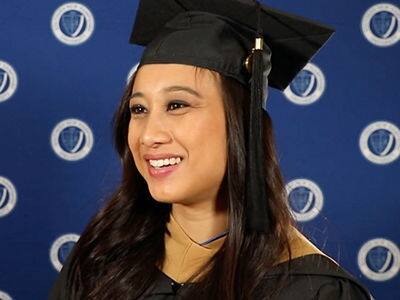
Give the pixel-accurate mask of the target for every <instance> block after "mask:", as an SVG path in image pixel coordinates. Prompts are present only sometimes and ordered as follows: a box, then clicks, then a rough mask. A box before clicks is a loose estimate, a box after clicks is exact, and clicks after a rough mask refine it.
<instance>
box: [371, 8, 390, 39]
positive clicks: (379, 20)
mask: <svg viewBox="0 0 400 300" xmlns="http://www.w3.org/2000/svg"><path fill="white" fill-rule="evenodd" d="M396 23H397V22H396V17H395V16H394V15H393V14H391V13H390V12H387V11H381V12H379V13H377V14H375V15H374V16H373V17H372V19H371V25H370V27H371V30H372V31H373V33H374V34H375V35H377V36H379V37H380V38H388V37H389V36H391V35H392V34H393V33H394V32H395V29H396V28H395V27H396V25H397V24H396Z"/></svg>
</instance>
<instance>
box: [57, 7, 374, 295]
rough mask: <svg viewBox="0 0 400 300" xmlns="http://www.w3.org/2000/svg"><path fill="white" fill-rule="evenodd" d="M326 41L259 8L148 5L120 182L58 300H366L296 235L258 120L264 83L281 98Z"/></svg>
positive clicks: (266, 130)
mask: <svg viewBox="0 0 400 300" xmlns="http://www.w3.org/2000/svg"><path fill="white" fill-rule="evenodd" d="M228 3H229V5H228ZM160 5H161V6H163V5H165V7H161V8H160V7H159V6H160ZM261 15H262V16H261ZM149 16H151V18H150V19H149ZM152 16H157V18H156V19H154V18H153V17H152ZM257 19H258V22H257V24H258V25H257V26H256V25H255V24H252V23H251V22H250V23H249V20H257ZM261 20H262V22H261ZM276 20H279V22H277V21H276ZM261 23H263V26H261V25H260V24H261ZM148 24H152V27H151V26H150V27H149V26H147V25H148ZM246 24H247V25H246ZM282 24H283V25H282ZM289 25H290V26H289ZM291 26H292V27H291ZM259 27H265V28H266V30H268V34H266V36H268V37H269V38H271V40H272V41H271V44H270V46H271V48H275V50H277V51H276V54H275V55H276V57H277V59H275V60H272V59H271V49H270V48H269V46H268V45H267V44H266V43H263V41H262V37H261V36H262V34H260V28H259ZM151 28H153V29H152V30H154V32H152V30H151ZM288 28H291V29H290V30H289V29H288ZM293 28H295V29H293ZM331 33H332V31H331V30H330V29H328V28H326V27H324V26H322V25H319V24H313V23H312V22H310V21H306V20H304V19H298V18H296V17H294V16H290V15H285V14H283V13H280V12H278V11H275V10H272V9H270V8H265V7H261V6H260V5H259V4H257V3H256V4H254V3H253V2H251V1H250V2H248V1H245V0H240V1H233V0H232V1H226V0H223V1H222V0H219V1H216V0H204V1H189V0H180V1H175V0H168V1H155V0H146V1H141V3H140V6H139V10H138V14H137V18H136V23H135V27H134V32H133V35H132V41H134V42H135V43H138V44H144V45H146V46H147V48H146V50H145V52H144V54H143V56H142V59H141V62H140V65H139V67H138V69H137V71H136V73H135V74H134V76H133V77H132V79H131V81H130V83H129V85H128V87H127V89H126V91H125V94H124V96H123V97H122V99H121V102H120V105H119V108H118V110H117V112H116V114H115V117H114V141H115V145H116V149H117V151H118V154H119V156H120V157H121V161H122V171H123V172H122V181H121V184H120V186H119V187H118V188H117V190H116V191H115V193H114V194H113V195H112V196H111V197H110V199H109V201H108V202H107V204H106V205H105V207H103V208H102V209H101V210H100V212H98V213H97V214H96V216H95V217H94V218H93V220H91V222H90V223H89V225H88V226H87V228H86V229H85V231H84V232H83V234H82V235H81V238H80V240H79V241H78V243H77V244H76V246H75V248H74V249H73V251H72V253H71V254H70V256H69V258H68V260H67V261H66V263H65V265H64V267H63V269H62V271H61V274H60V276H59V278H58V280H57V282H56V283H55V285H54V288H53V290H52V292H51V295H50V299H52V300H55V299H57V300H60V299H96V300H97V299H153V300H157V299H158V300H161V299H191V300H194V299H207V300H208V299H211V300H212V299H224V300H225V299H227V300H241V299H280V300H287V299H369V294H368V291H367V290H366V289H365V288H364V287H363V286H362V285H361V284H360V283H359V282H358V281H357V280H356V279H355V278H354V277H352V276H351V275H350V274H349V273H347V272H346V271H345V270H343V269H342V268H341V267H340V266H339V265H338V264H337V263H336V262H335V261H334V260H333V259H332V258H330V257H329V256H328V255H326V254H325V253H323V252H322V251H321V250H319V249H318V248H317V247H316V246H315V245H313V244H312V243H311V242H310V241H309V240H308V239H307V238H306V237H305V236H304V235H302V234H301V233H300V232H299V230H297V229H296V224H295V222H294V221H293V218H292V215H291V213H290V211H289V207H288V202H287V197H286V193H285V187H284V182H283V178H282V176H281V172H280V169H279V164H278V160H277V155H276V152H275V145H274V139H273V129H272V122H271V119H270V117H269V115H268V113H266V112H264V111H263V110H262V101H263V100H264V99H265V98H266V96H267V91H268V89H267V86H265V83H269V85H270V86H273V87H278V88H280V89H283V88H285V87H286V86H287V85H288V84H289V82H290V80H291V79H292V78H293V77H294V76H295V75H296V73H297V72H298V71H299V70H300V69H301V68H302V66H304V64H305V63H306V62H307V60H308V59H310V58H311V57H312V55H313V54H315V53H316V51H318V49H319V48H320V47H321V46H322V45H323V44H324V42H325V41H326V40H327V39H328V37H329V36H330V35H331ZM255 36H257V39H256V41H257V42H256V44H255V45H254V48H252V45H253V44H252V42H253V40H254V37H255ZM273 37H274V38H275V42H276V43H275V44H274V42H273V40H274V39H273ZM280 37H282V40H281V41H279V38H280ZM285 43H286V44H285ZM292 43H293V44H292ZM299 53H300V54H299ZM285 55H286V56H285ZM288 62H290V63H289V64H288ZM271 63H272V65H274V67H276V68H275V70H277V71H271ZM267 75H269V77H268V78H267Z"/></svg>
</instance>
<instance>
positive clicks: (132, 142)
mask: <svg viewBox="0 0 400 300" xmlns="http://www.w3.org/2000/svg"><path fill="white" fill-rule="evenodd" d="M138 132H139V130H138V129H137V128H136V129H135V128H134V127H133V126H132V123H130V124H129V128H128V145H129V150H130V151H131V153H132V156H133V159H134V161H135V165H136V167H137V168H138V169H139V171H140V172H141V173H142V171H141V166H140V152H139V150H140V149H139V145H140V143H139V135H138Z"/></svg>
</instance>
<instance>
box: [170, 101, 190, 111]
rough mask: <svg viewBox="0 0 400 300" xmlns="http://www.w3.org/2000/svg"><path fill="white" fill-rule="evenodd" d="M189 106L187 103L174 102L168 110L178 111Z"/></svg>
mask: <svg viewBox="0 0 400 300" xmlns="http://www.w3.org/2000/svg"><path fill="white" fill-rule="evenodd" d="M187 106H188V104H186V103H185V102H182V101H173V102H170V103H168V108H169V109H168V110H176V109H177V108H184V107H187ZM170 108H171V109H170Z"/></svg>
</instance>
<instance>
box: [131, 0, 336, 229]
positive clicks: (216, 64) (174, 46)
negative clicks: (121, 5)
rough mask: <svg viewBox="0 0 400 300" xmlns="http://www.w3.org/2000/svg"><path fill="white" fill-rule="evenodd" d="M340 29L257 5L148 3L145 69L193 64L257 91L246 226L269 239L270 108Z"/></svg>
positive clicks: (139, 38) (142, 7)
mask: <svg viewBox="0 0 400 300" xmlns="http://www.w3.org/2000/svg"><path fill="white" fill-rule="evenodd" d="M333 32H334V29H333V28H330V27H328V26H326V25H323V24H320V23H317V22H315V21H311V20H308V19H306V18H303V17H299V16H295V15H293V14H288V13H285V12H282V11H279V10H277V9H272V8H270V7H267V6H265V5H261V4H260V3H259V2H258V1H250V0H141V1H140V3H139V7H138V10H137V13H136V18H135V22H134V26H133V30H132V34H131V36H130V43H133V44H138V45H142V46H146V49H145V50H144V52H143V55H142V58H141V61H140V64H139V68H140V66H141V65H145V64H153V63H177V64H186V65H192V66H197V67H202V68H207V69H210V70H214V71H216V72H218V73H220V74H223V75H225V76H229V77H232V78H235V79H236V80H238V81H239V82H240V83H242V84H243V85H244V86H245V87H247V88H249V89H250V94H251V97H250V98H251V99H250V103H249V110H248V111H249V112H248V113H249V115H248V116H247V118H246V119H247V120H248V123H247V124H245V128H246V193H245V201H246V225H247V228H248V229H250V230H257V231H264V232H268V231H269V227H270V225H271V224H270V223H271V222H270V220H271V216H270V209H269V208H270V204H269V200H268V195H267V193H266V190H265V176H266V174H265V170H264V164H263V161H264V155H265V154H264V148H263V136H264V128H263V125H262V124H263V123H262V114H263V109H262V103H263V101H264V99H266V98H267V94H268V88H267V85H268V86H271V87H273V88H277V89H279V90H284V89H285V88H286V87H287V86H288V85H289V84H290V82H291V81H292V80H293V78H294V77H295V76H296V74H297V73H298V72H300V71H301V70H302V69H303V67H304V66H305V65H306V64H307V62H308V61H309V60H310V59H311V58H312V57H313V56H314V55H315V54H316V53H317V52H318V50H319V49H320V48H321V47H322V46H323V45H324V44H325V42H326V41H327V40H328V39H329V38H330V36H331V35H332V34H333Z"/></svg>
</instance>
